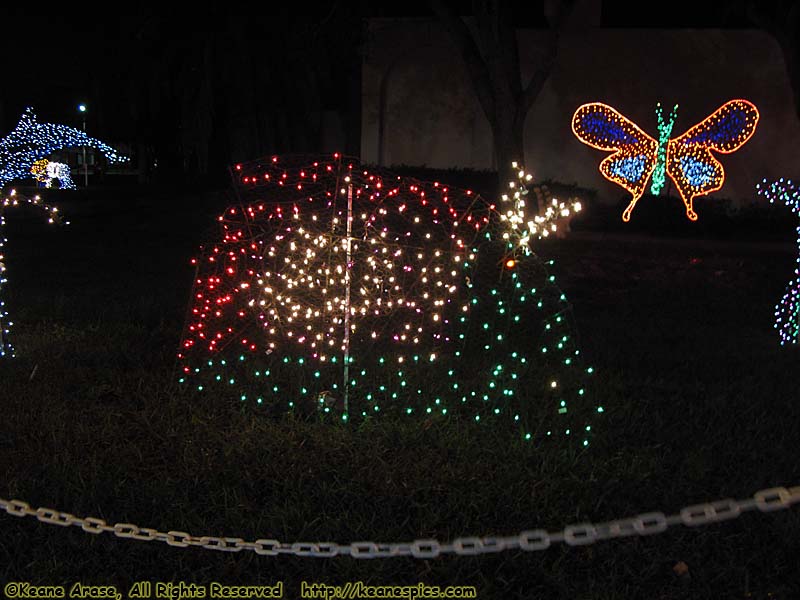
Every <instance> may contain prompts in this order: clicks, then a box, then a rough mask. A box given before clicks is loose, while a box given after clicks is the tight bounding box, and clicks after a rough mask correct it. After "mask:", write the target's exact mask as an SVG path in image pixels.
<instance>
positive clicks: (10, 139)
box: [0, 107, 128, 187]
mask: <svg viewBox="0 0 800 600" xmlns="http://www.w3.org/2000/svg"><path fill="white" fill-rule="evenodd" d="M76 146H89V147H92V148H96V149H97V150H99V151H100V152H102V153H103V155H104V156H105V157H106V159H108V161H109V162H111V163H116V162H124V161H126V160H128V159H127V158H126V157H125V156H123V155H121V154H119V153H118V152H117V151H116V150H114V149H113V148H112V147H111V146H108V145H107V144H104V143H103V142H101V141H100V140H97V139H95V138H93V137H89V136H88V135H86V134H85V133H84V132H83V131H80V130H79V129H75V128H74V127H68V126H66V125H57V124H54V123H39V121H38V120H37V119H36V114H35V113H34V112H33V108H30V107H28V108H26V109H25V112H24V113H22V117H21V118H20V120H19V123H17V126H16V127H15V128H14V130H13V131H12V132H11V133H9V134H8V135H7V136H6V137H4V138H3V139H2V140H0V186H3V185H6V184H7V183H9V182H11V181H14V180H18V179H27V178H29V177H31V175H32V174H33V175H34V176H36V177H37V179H38V177H39V176H40V174H41V171H40V167H35V166H34V165H35V164H36V163H37V161H41V160H42V159H45V158H47V157H48V156H49V155H50V154H52V153H53V152H56V151H58V150H61V149H63V148H71V147H76ZM39 164H41V163H39ZM54 164H58V163H54ZM54 168H55V167H54ZM56 170H57V172H59V173H61V176H57V177H58V178H59V179H60V181H61V182H62V184H64V183H65V181H68V182H70V183H71V180H70V179H69V176H67V177H66V178H64V177H63V171H59V170H58V169H57V168H56ZM54 172H56V171H54ZM53 178H54V177H50V179H51V180H52V179H53ZM66 185H68V184H66ZM66 185H64V187H66ZM73 187H74V186H73Z"/></svg>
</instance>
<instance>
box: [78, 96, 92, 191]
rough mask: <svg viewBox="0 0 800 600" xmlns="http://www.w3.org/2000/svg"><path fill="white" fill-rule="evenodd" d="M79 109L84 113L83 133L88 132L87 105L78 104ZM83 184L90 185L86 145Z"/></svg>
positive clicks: (84, 148)
mask: <svg viewBox="0 0 800 600" xmlns="http://www.w3.org/2000/svg"><path fill="white" fill-rule="evenodd" d="M78 110H79V111H80V112H81V114H82V115H83V133H86V105H85V104H83V103H81V104H78ZM83 185H84V187H89V165H87V164H86V146H84V147H83Z"/></svg>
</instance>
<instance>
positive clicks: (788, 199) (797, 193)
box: [756, 178, 800, 345]
mask: <svg viewBox="0 0 800 600" xmlns="http://www.w3.org/2000/svg"><path fill="white" fill-rule="evenodd" d="M756 190H757V191H758V193H759V194H760V195H762V196H766V197H767V198H768V199H769V201H770V203H776V202H778V201H780V202H781V203H782V204H785V205H786V206H788V207H789V209H790V210H791V211H792V212H793V213H794V214H795V215H797V216H800V188H798V186H797V184H795V183H792V180H791V179H786V180H784V179H783V178H780V179H779V180H778V181H773V182H768V181H767V180H766V179H764V180H763V181H762V182H761V183H759V184H756ZM796 241H797V248H798V257H797V261H796V266H795V270H794V279H793V280H792V281H790V282H789V285H788V286H787V288H786V293H785V294H784V296H783V298H781V301H780V302H779V303H778V304H777V306H775V329H777V330H778V333H779V334H780V338H781V345H784V344H797V343H798V338H799V337H800V225H798V227H797V240H796Z"/></svg>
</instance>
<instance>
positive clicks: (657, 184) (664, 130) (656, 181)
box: [650, 102, 678, 196]
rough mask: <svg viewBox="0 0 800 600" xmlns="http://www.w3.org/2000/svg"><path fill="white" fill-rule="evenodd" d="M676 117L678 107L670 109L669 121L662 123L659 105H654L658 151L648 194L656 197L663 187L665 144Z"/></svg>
mask: <svg viewBox="0 0 800 600" xmlns="http://www.w3.org/2000/svg"><path fill="white" fill-rule="evenodd" d="M677 116H678V105H677V104H676V105H675V106H673V107H672V112H670V113H669V121H668V122H664V115H663V113H662V111H661V103H660V102H659V103H658V104H656V118H657V119H658V151H657V152H656V166H655V169H654V171H653V182H652V184H651V186H650V192H651V193H652V194H653V195H654V196H657V195H658V194H659V193H660V192H661V188H663V187H664V182H665V181H666V177H665V171H666V164H667V144H668V143H669V136H670V135H671V134H672V126H673V125H674V124H675V118H676V117H677Z"/></svg>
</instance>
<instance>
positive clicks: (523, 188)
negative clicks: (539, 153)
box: [500, 162, 581, 254]
mask: <svg viewBox="0 0 800 600" xmlns="http://www.w3.org/2000/svg"><path fill="white" fill-rule="evenodd" d="M511 166H512V167H513V168H514V169H516V170H517V179H518V181H509V182H508V187H509V188H510V190H512V195H511V197H509V196H508V194H503V197H502V199H503V203H504V205H506V206H507V205H508V203H509V202H513V206H509V207H508V208H506V209H505V212H502V213H501V214H500V220H501V222H504V223H508V229H507V230H506V231H504V232H503V234H502V238H503V239H504V240H512V239H513V240H516V243H517V245H518V246H519V247H520V248H522V249H523V251H524V252H525V254H530V252H531V250H530V243H531V238H533V237H535V238H536V239H539V240H540V239H542V238H546V237H548V236H549V235H550V234H553V233H556V232H557V231H558V223H559V222H560V221H563V220H565V219H568V218H570V217H571V216H573V215H574V214H576V213H579V212H580V211H581V203H580V202H579V201H578V200H576V199H569V200H567V201H566V202H562V201H560V200H558V199H557V198H551V200H550V204H549V205H547V206H546V207H545V210H544V214H538V215H532V216H531V215H529V214H528V211H527V210H526V209H527V205H526V203H525V196H527V195H528V185H529V184H530V183H531V181H532V180H533V175H531V174H530V173H526V172H525V170H524V169H520V168H519V165H518V164H517V163H516V162H513V163H511ZM504 208H505V206H504Z"/></svg>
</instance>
